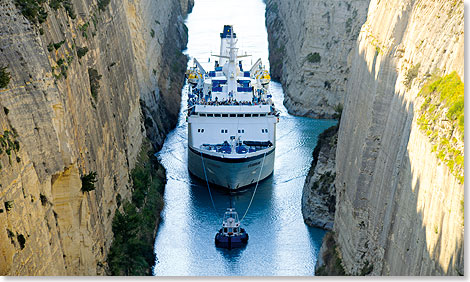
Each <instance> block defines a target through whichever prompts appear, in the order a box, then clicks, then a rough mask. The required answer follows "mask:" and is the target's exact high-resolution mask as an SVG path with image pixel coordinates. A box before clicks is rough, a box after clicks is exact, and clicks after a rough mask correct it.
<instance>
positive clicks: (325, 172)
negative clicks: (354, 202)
mask: <svg viewBox="0 0 470 282" xmlns="http://www.w3.org/2000/svg"><path fill="white" fill-rule="evenodd" d="M338 127H339V125H334V126H332V127H330V128H328V129H327V130H325V131H324V132H323V133H321V134H320V135H319V136H318V143H317V146H316V147H315V149H314V150H313V160H312V166H311V167H310V171H309V172H308V175H307V177H306V179H305V184H304V188H303V190H302V215H303V217H304V220H305V223H307V224H308V225H310V226H314V227H318V228H323V229H326V230H332V229H333V224H334V216H335V208H336V187H335V178H336V170H335V157H336V144H337V141H338Z"/></svg>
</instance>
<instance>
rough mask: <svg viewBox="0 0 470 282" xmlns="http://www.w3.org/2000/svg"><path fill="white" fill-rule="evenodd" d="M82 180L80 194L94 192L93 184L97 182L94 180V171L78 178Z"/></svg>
mask: <svg viewBox="0 0 470 282" xmlns="http://www.w3.org/2000/svg"><path fill="white" fill-rule="evenodd" d="M80 179H81V180H82V192H83V193H85V192H90V191H93V190H95V183H96V182H97V181H98V180H96V171H92V172H90V173H88V174H85V175H84V176H82V177H80Z"/></svg>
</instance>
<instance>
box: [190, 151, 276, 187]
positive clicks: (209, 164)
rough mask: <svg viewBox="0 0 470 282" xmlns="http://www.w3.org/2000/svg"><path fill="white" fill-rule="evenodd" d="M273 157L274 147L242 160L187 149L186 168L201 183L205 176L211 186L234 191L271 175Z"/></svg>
mask: <svg viewBox="0 0 470 282" xmlns="http://www.w3.org/2000/svg"><path fill="white" fill-rule="evenodd" d="M265 153H266V156H265ZM274 155H275V147H271V148H269V149H268V150H267V151H265V152H259V153H258V154H256V155H254V156H246V157H243V158H229V157H220V156H214V155H210V154H206V153H204V152H203V153H202V154H201V152H200V150H196V149H194V148H191V147H189V149H188V168H189V171H190V172H191V173H192V174H193V175H195V176H196V177H198V178H200V179H201V180H203V181H206V176H207V181H208V182H209V183H211V184H215V185H218V186H222V187H226V188H228V189H230V190H236V189H240V188H242V187H245V186H247V185H250V184H256V182H257V181H258V178H259V181H261V180H263V179H265V178H266V177H268V176H269V175H271V174H272V173H273V170H274ZM263 160H264V161H263ZM203 162H204V164H203ZM204 169H205V172H206V175H204ZM261 169H262V171H261V175H260V170H261Z"/></svg>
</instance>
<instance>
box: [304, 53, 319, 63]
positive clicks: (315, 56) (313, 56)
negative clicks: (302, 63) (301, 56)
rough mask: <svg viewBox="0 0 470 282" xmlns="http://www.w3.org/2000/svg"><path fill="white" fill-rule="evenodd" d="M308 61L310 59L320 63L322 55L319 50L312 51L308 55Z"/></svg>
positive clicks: (311, 61)
mask: <svg viewBox="0 0 470 282" xmlns="http://www.w3.org/2000/svg"><path fill="white" fill-rule="evenodd" d="M307 61H309V62H310V63H319V62H321V56H320V54H319V53H318V52H315V53H310V54H308V56H307Z"/></svg>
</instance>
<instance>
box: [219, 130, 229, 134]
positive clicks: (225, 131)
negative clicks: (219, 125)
mask: <svg viewBox="0 0 470 282" xmlns="http://www.w3.org/2000/svg"><path fill="white" fill-rule="evenodd" d="M220 133H228V130H227V129H221V130H220Z"/></svg>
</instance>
